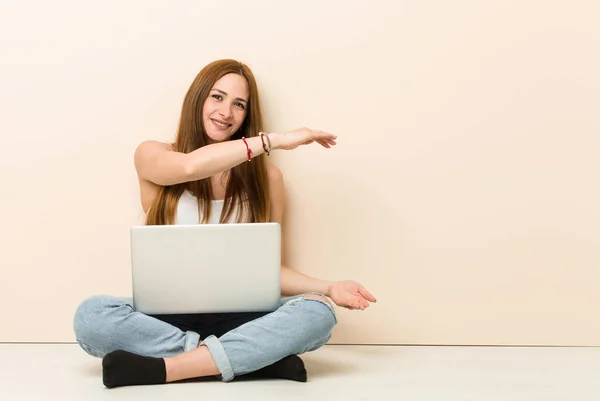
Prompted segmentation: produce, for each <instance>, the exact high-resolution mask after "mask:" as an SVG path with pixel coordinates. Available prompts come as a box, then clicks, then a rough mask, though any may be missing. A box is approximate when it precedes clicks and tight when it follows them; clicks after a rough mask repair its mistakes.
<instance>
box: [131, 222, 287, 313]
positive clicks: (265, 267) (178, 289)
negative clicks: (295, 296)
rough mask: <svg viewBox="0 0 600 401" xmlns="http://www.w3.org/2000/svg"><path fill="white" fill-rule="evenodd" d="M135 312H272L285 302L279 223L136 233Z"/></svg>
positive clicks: (133, 235)
mask: <svg viewBox="0 0 600 401" xmlns="http://www.w3.org/2000/svg"><path fill="white" fill-rule="evenodd" d="M131 264H132V275H133V276H132V279H133V280H132V281H133V303H134V309H135V310H136V311H138V312H142V313H145V314H152V315H158V314H179V313H217V312H221V313H227V312H265V311H273V310H275V309H277V308H278V307H279V305H280V299H281V288H280V285H281V282H280V279H281V228H280V225H279V224H278V223H244V224H196V225H157V226H135V227H132V228H131Z"/></svg>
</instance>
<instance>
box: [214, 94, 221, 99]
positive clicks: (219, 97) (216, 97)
mask: <svg viewBox="0 0 600 401" xmlns="http://www.w3.org/2000/svg"><path fill="white" fill-rule="evenodd" d="M212 97H214V98H215V99H217V100H223V96H221V95H217V94H214V95H212Z"/></svg>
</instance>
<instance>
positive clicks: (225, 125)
mask: <svg viewBox="0 0 600 401" xmlns="http://www.w3.org/2000/svg"><path fill="white" fill-rule="evenodd" d="M213 123H215V124H216V125H218V126H219V127H223V128H225V127H229V124H223V123H221V122H219V121H215V120H213Z"/></svg>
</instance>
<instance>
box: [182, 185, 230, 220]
mask: <svg viewBox="0 0 600 401" xmlns="http://www.w3.org/2000/svg"><path fill="white" fill-rule="evenodd" d="M224 205H225V201H224V200H213V201H211V205H210V218H209V219H208V224H219V220H220V219H221V212H222V211H223V206H224ZM238 211H239V209H238V208H237V207H234V209H233V212H232V213H231V216H229V219H228V220H227V221H226V223H227V224H234V223H236V220H237V215H238ZM200 221H202V216H201V215H200V213H199V212H198V198H196V197H195V196H194V195H193V194H192V193H191V192H190V191H188V190H185V191H184V192H183V194H182V195H181V197H180V198H179V202H178V203H177V208H176V209H175V224H180V225H185V224H188V225H189V224H199V223H200Z"/></svg>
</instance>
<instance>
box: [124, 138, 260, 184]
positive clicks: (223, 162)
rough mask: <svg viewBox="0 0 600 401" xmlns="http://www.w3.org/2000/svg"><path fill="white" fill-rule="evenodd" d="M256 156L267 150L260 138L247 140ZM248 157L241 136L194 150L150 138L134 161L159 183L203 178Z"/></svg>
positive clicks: (144, 174)
mask: <svg viewBox="0 0 600 401" xmlns="http://www.w3.org/2000/svg"><path fill="white" fill-rule="evenodd" d="M246 141H247V143H248V147H249V148H250V149H251V150H252V155H251V156H252V157H256V156H258V155H260V154H262V153H264V149H263V147H262V142H261V139H260V137H252V138H247V139H246ZM246 160H248V154H247V151H246V145H245V144H244V142H243V141H242V140H241V139H238V140H234V141H227V142H221V143H215V144H212V145H207V146H203V147H201V148H199V149H196V150H195V151H193V152H190V153H181V152H176V151H173V149H172V148H171V146H170V145H167V144H164V143H161V142H155V141H146V142H143V143H142V144H140V145H139V146H138V148H137V149H136V151H135V156H134V162H135V167H136V169H137V171H138V174H139V175H140V177H141V178H143V179H145V180H148V181H150V182H153V183H155V184H157V185H163V186H166V185H175V184H181V183H183V182H189V181H196V180H201V179H203V178H208V177H211V176H213V175H215V174H218V173H221V172H223V171H226V170H229V169H230V168H232V167H234V166H237V165H238V164H241V163H243V162H244V161H246Z"/></svg>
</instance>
